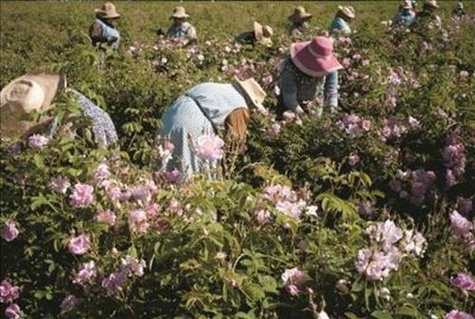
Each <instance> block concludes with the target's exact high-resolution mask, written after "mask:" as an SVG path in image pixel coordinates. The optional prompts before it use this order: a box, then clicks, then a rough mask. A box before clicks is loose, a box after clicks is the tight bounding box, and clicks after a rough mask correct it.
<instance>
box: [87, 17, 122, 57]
mask: <svg viewBox="0 0 475 319" xmlns="http://www.w3.org/2000/svg"><path fill="white" fill-rule="evenodd" d="M89 37H90V38H91V40H92V44H93V45H94V46H95V45H96V43H107V44H108V45H110V47H111V49H113V50H117V49H118V48H119V44H120V34H119V31H117V30H116V29H115V28H113V27H112V26H109V25H107V24H106V23H104V22H103V21H102V20H100V19H96V20H95V21H94V22H93V23H92V24H91V26H90V27H89Z"/></svg>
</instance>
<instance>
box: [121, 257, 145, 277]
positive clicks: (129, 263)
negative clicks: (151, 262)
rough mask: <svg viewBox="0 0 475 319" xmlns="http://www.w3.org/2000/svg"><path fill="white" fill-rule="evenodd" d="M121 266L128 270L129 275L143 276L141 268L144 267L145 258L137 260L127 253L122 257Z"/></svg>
mask: <svg viewBox="0 0 475 319" xmlns="http://www.w3.org/2000/svg"><path fill="white" fill-rule="evenodd" d="M122 266H124V269H126V270H128V271H129V272H130V274H131V275H134V276H138V277H141V276H143V270H144V268H145V267H146V266H145V260H143V259H142V260H140V261H138V260H137V259H135V258H133V257H132V256H129V255H127V256H125V258H122Z"/></svg>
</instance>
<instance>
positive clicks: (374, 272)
mask: <svg viewBox="0 0 475 319" xmlns="http://www.w3.org/2000/svg"><path fill="white" fill-rule="evenodd" d="M355 266H356V269H357V270H358V272H359V273H360V274H362V275H365V276H366V278H367V279H368V280H371V281H373V280H379V279H381V278H382V277H387V276H388V275H389V268H388V267H387V260H386V258H385V254H384V253H383V252H375V251H371V250H370V249H368V248H363V249H360V251H358V259H357V260H356V262H355Z"/></svg>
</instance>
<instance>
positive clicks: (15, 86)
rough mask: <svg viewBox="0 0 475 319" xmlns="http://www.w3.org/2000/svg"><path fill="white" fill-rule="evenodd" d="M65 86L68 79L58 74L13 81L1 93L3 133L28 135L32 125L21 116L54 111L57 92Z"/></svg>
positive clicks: (33, 76) (20, 78)
mask: <svg viewBox="0 0 475 319" xmlns="http://www.w3.org/2000/svg"><path fill="white" fill-rule="evenodd" d="M65 86H66V78H65V76H62V75H58V74H45V73H41V74H36V75H35V74H27V75H23V76H21V77H19V78H16V79H14V80H13V81H11V82H10V83H9V84H7V85H6V86H5V87H4V88H3V89H2V91H1V92H0V121H1V129H2V132H4V133H5V134H7V135H9V134H8V133H6V132H10V133H12V134H15V133H20V134H21V133H25V132H26V131H27V130H28V129H29V128H30V127H32V126H33V123H29V122H28V121H24V120H22V116H24V115H25V114H29V113H32V112H39V113H43V112H45V111H47V110H49V109H51V108H53V107H54V105H52V104H51V102H52V101H53V99H54V97H55V95H56V92H57V91H58V89H61V88H64V87H65ZM43 120H47V118H44V119H43Z"/></svg>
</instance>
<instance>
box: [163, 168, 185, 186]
mask: <svg viewBox="0 0 475 319" xmlns="http://www.w3.org/2000/svg"><path fill="white" fill-rule="evenodd" d="M162 176H163V178H165V180H166V181H167V182H169V183H177V182H179V181H180V180H181V179H182V178H183V173H182V172H180V171H179V170H177V169H176V168H174V169H173V170H172V171H165V172H162Z"/></svg>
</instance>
